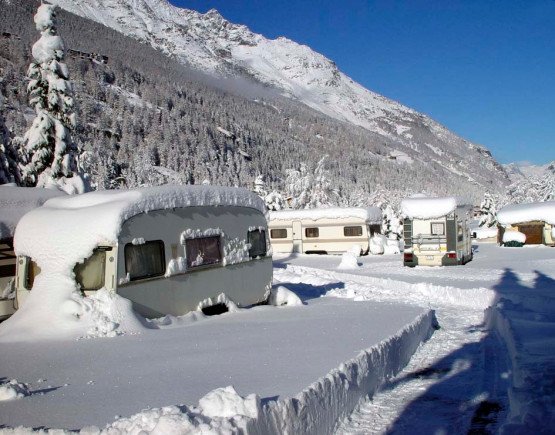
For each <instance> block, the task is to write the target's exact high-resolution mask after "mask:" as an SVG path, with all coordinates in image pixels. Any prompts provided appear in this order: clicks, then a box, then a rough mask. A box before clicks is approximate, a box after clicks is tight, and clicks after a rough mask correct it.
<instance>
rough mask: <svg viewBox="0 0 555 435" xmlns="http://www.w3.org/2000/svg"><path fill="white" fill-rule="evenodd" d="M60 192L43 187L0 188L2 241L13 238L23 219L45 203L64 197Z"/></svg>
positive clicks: (0, 229) (0, 230) (0, 234)
mask: <svg viewBox="0 0 555 435" xmlns="http://www.w3.org/2000/svg"><path fill="white" fill-rule="evenodd" d="M63 195H65V193H64V192H62V191H60V190H52V189H43V188H41V187H16V186H1V187H0V240H2V239H7V238H12V237H13V234H14V232H15V227H16V226H17V223H18V222H19V220H20V219H21V217H22V216H23V215H24V214H25V213H27V212H29V211H31V210H33V209H35V208H37V207H40V206H41V205H42V204H43V203H44V202H45V201H47V200H48V199H50V198H54V197H56V196H63Z"/></svg>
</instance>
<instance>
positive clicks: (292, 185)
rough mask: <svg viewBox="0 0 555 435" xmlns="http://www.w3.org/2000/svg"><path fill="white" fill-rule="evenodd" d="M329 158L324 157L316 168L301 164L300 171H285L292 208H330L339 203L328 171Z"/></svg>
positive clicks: (286, 185) (286, 186)
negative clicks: (327, 162) (327, 161)
mask: <svg viewBox="0 0 555 435" xmlns="http://www.w3.org/2000/svg"><path fill="white" fill-rule="evenodd" d="M327 158H328V156H327V155H325V156H324V157H322V158H321V159H320V160H319V161H318V163H317V164H316V165H315V167H314V168H310V167H309V166H308V165H307V164H306V163H301V164H300V166H299V169H298V170H296V169H288V170H286V171H285V174H286V177H287V178H286V180H285V190H286V194H287V196H288V197H290V198H291V208H293V209H300V208H316V207H329V206H331V205H336V204H337V202H338V198H337V193H336V192H335V190H334V189H333V188H332V184H331V181H330V174H329V171H328V170H327V169H326V160H327Z"/></svg>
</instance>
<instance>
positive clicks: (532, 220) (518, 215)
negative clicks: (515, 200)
mask: <svg viewBox="0 0 555 435" xmlns="http://www.w3.org/2000/svg"><path fill="white" fill-rule="evenodd" d="M497 222H498V227H499V233H498V234H499V235H498V243H499V244H502V243H503V238H505V240H506V239H507V235H506V234H505V233H506V232H507V233H508V232H519V233H521V234H522V235H523V238H524V241H523V242H522V243H523V244H526V245H550V246H554V245H555V201H545V202H533V203H528V204H510V205H506V206H505V207H503V208H502V209H501V210H499V211H498V212H497Z"/></svg>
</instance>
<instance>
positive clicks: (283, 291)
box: [268, 285, 303, 307]
mask: <svg viewBox="0 0 555 435" xmlns="http://www.w3.org/2000/svg"><path fill="white" fill-rule="evenodd" d="M268 304H269V305H274V306H276V307H280V306H282V305H287V306H290V307H294V306H299V305H303V301H301V299H300V298H299V297H298V296H297V295H296V294H295V293H294V292H292V291H291V290H289V289H288V288H286V287H283V286H281V285H280V286H278V287H276V288H272V289H271V290H270V297H269V299H268Z"/></svg>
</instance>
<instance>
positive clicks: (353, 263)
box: [337, 250, 360, 270]
mask: <svg viewBox="0 0 555 435" xmlns="http://www.w3.org/2000/svg"><path fill="white" fill-rule="evenodd" d="M359 252H360V250H359ZM357 257H358V256H357V255H356V254H355V253H354V252H352V251H347V252H344V253H343V255H342V256H341V262H340V263H339V266H337V268H338V269H346V270H348V269H357V268H358V267H359V264H358V260H357Z"/></svg>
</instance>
